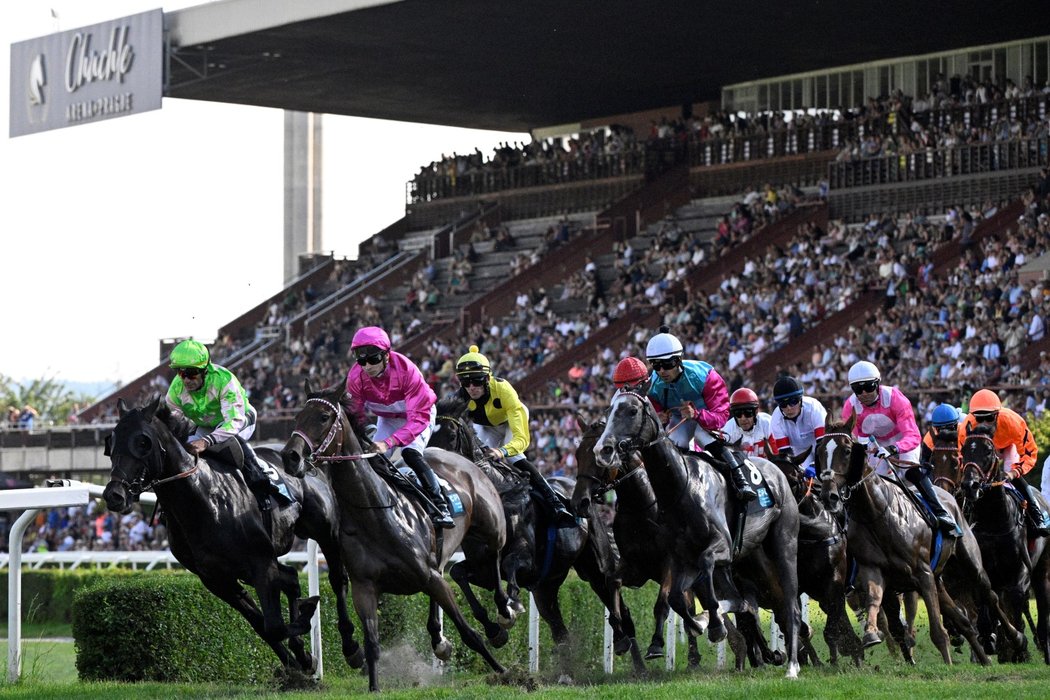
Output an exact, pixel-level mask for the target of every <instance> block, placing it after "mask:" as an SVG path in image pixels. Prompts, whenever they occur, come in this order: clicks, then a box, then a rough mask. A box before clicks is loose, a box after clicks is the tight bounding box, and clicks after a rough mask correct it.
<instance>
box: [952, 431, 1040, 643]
mask: <svg viewBox="0 0 1050 700" xmlns="http://www.w3.org/2000/svg"><path fill="white" fill-rule="evenodd" d="M994 435H995V425H994V424H991V425H989V424H978V425H977V426H976V427H974V428H972V429H969V430H968V431H967V436H966V439H965V441H964V442H963V445H962V451H961V458H960V459H958V460H951V459H948V458H946V457H947V456H950V452H949V451H947V450H945V451H944V452H943V454H944V455H945V456H946V457H942V458H940V459H938V460H937V462H936V463H935V464H934V469H935V474H936V475H938V476H939V477H940V476H941V475H940V474H938V472H943V474H944V476H943V479H942V483H949V484H955V485H956V487H957V488H956V491H955V494H956V497H957V498H960V499H961V503H962V510H963V514H964V515H965V516H966V519H967V520H968V521H969V522H970V523H971V526H972V528H973V534H974V535H975V536H976V537H977V544H978V545H980V548H981V556H982V558H983V559H984V565H985V570H986V571H987V572H988V577H989V579H990V580H991V582H992V588H994V589H995V591H996V593H997V594H998V595H999V599H1000V600H1001V601H1002V605H1003V609H1004V610H1005V611H1006V613H1007V615H1008V616H1009V617H1010V620H1011V621H1012V622H1013V624H1014V625H1015V626H1016V627H1017V628H1018V629H1023V628H1024V618H1025V617H1026V616H1027V617H1028V619H1029V620H1030V621H1031V617H1030V614H1029V611H1028V596H1029V591H1031V592H1032V593H1033V594H1034V596H1035V601H1036V623H1035V624H1033V630H1032V631H1033V633H1034V634H1035V637H1036V643H1037V645H1038V647H1039V650H1040V651H1041V652H1042V654H1043V660H1044V662H1046V663H1050V649H1048V646H1047V622H1048V616H1050V553H1048V552H1047V538H1045V537H1039V536H1033V535H1032V534H1031V533H1029V532H1027V531H1026V521H1027V518H1025V514H1024V501H1025V499H1026V498H1027V497H1028V495H1027V494H1019V493H1017V491H1016V490H1015V489H1014V487H1013V485H1012V484H1010V482H1009V481H1007V480H1005V479H1004V477H1003V472H1002V467H1003V462H1002V459H1000V457H999V453H998V451H997V450H996V449H995V445H994V443H993V442H992V438H993V437H994ZM955 439H956V446H958V438H957V436H956V438H955ZM934 444H935V446H936V444H937V443H936V441H935V443H934ZM934 454H935V456H936V455H937V454H938V453H936V452H935V453H934ZM956 464H958V467H955V465H956ZM953 467H955V468H954V469H953ZM1017 660H1018V661H1024V660H1026V659H1024V658H1019V659H1017Z"/></svg>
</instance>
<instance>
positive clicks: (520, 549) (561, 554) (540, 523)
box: [429, 395, 645, 670]
mask: <svg viewBox="0 0 1050 700" xmlns="http://www.w3.org/2000/svg"><path fill="white" fill-rule="evenodd" d="M466 409H467V403H466V401H465V400H463V399H462V398H461V397H459V396H456V395H451V396H447V397H444V398H442V399H440V400H439V401H438V403H437V425H436V427H435V429H434V432H433V433H432V434H431V437H430V443H429V446H431V447H440V448H443V449H446V450H448V451H450V452H455V453H457V454H460V455H463V456H464V457H466V458H468V459H470V460H472V461H473V462H474V463H475V464H477V465H478V466H479V467H480V468H481V469H482V470H483V471H484V472H485V473H486V474H487V475H488V476H489V478H490V479H492V482H493V483H494V484H495V485H496V489H497V490H498V491H499V492H500V495H501V497H502V498H503V505H504V509H505V515H506V520H507V543H506V545H505V546H504V548H503V552H502V557H501V564H500V568H501V572H502V574H503V578H504V580H506V582H507V594H508V595H509V596H510V598H511V601H512V604H515V603H516V604H517V605H518V606H520V605H521V604H520V602H518V601H519V596H520V590H521V588H525V589H527V590H529V591H531V592H532V596H533V600H535V601H536V606H537V610H538V611H539V613H540V617H542V618H543V619H544V620H545V621H546V622H547V625H548V627H550V630H551V638H552V639H553V641H554V643H555V644H565V643H566V642H567V641H568V639H569V630H568V628H567V627H566V626H565V620H564V617H563V616H562V613H561V607H560V606H559V604H558V590H559V588H561V585H562V583H564V582H565V578H566V576H567V575H568V573H569V571H570V569H572V568H575V569H576V571H577V573H578V574H579V576H580V578H582V579H583V580H584V581H586V582H587V583H588V584H589V585H590V586H591V589H592V590H593V591H594V592H595V593H596V594H597V595H598V597H599V598H600V599H601V600H602V603H603V604H605V607H606V609H607V610H609V611H610V625H611V626H612V628H613V630H614V639H615V643H616V649H617V651H618V652H619V653H626V652H627V651H630V652H631V658H632V661H633V663H634V666H635V669H636V670H642V669H644V668H645V664H644V662H643V661H642V658H641V653H640V652H639V651H638V648H637V645H636V644H635V643H634V622H633V621H632V620H631V618H630V613H629V612H628V613H627V616H626V618H624V619H621V618H619V617H618V616H617V614H616V612H615V611H616V610H617V609H618V607H619V589H618V586H615V585H614V584H612V582H611V581H610V579H609V577H608V572H609V571H610V570H612V569H614V568H615V561H614V560H615V555H614V554H613V551H612V546H611V543H610V542H609V536H608V533H606V532H604V531H603V529H602V528H603V527H604V526H603V525H601V522H600V518H598V517H590V518H584V519H581V522H580V525H579V527H574V528H555V527H554V526H553V524H551V523H550V522H549V520H550V518H549V514H548V510H549V507H548V506H547V505H545V504H544V503H543V500H542V498H540V497H539V496H538V495H537V494H534V493H532V492H531V490H530V489H529V485H528V479H527V477H524V476H523V475H519V474H517V473H516V472H515V471H514V468H513V466H511V467H510V468H507V467H506V466H504V465H497V464H492V463H491V462H490V461H489V460H488V459H487V458H486V457H485V456H484V454H483V452H482V450H481V441H480V440H479V439H478V437H477V435H476V434H475V433H474V430H473V428H471V427H470V426H469V425H468V423H467V419H466V417H465V413H466ZM552 487H553V488H554V489H555V490H558V488H559V486H558V484H556V483H553V484H552ZM586 510H587V509H584V510H582V511H578V512H586ZM450 574H451V575H452V578H453V580H455V581H456V583H458V584H459V586H460V588H461V589H462V590H463V594H464V597H465V598H466V599H467V602H468V603H469V604H470V607H471V610H472V611H473V612H474V616H475V617H476V618H477V619H478V620H479V621H480V622H481V623H482V625H483V626H484V627H485V629H486V631H487V630H488V629H489V628H490V626H491V625H493V624H494V623H492V622H491V621H489V619H488V616H487V614H486V612H485V609H484V607H482V606H481V604H480V602H478V600H477V597H476V596H475V595H474V592H473V589H472V588H471V586H470V584H472V583H473V584H477V585H479V586H482V587H483V588H487V589H489V590H491V589H492V587H493V585H494V583H495V582H494V581H493V580H492V576H491V575H489V574H490V572H488V571H486V570H478V568H477V567H475V566H473V565H472V562H470V561H468V560H464V561H462V562H457V563H456V564H455V565H453V567H452V569H451V571H450Z"/></svg>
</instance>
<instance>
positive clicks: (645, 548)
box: [572, 416, 762, 670]
mask: <svg viewBox="0 0 1050 700" xmlns="http://www.w3.org/2000/svg"><path fill="white" fill-rule="evenodd" d="M577 421H579V422H580V423H581V426H583V425H584V423H583V420H582V418H580V417H579V416H578V417H577ZM604 431H605V421H604V420H601V421H597V422H595V423H593V424H591V425H586V426H584V433H583V436H582V437H581V438H580V444H579V446H578V447H577V448H576V465H577V466H576V488H575V489H574V490H573V493H572V505H573V508H574V509H576V510H577V511H581V510H583V511H588V510H592V509H594V508H595V507H596V505H595V504H596V503H597V502H598V501H600V500H601V499H602V497H603V496H604V495H605V494H606V493H608V492H610V491H614V492H615V493H616V513H615V516H614V518H613V536H614V540H615V542H616V549H617V551H618V552H619V555H620V556H619V560H618V568H617V569H616V572H615V577H614V579H615V581H616V582H617V584H618V585H620V586H628V587H630V588H639V587H641V586H643V585H645V584H646V583H648V582H649V581H654V582H656V584H657V586H659V589H658V591H659V592H658V593H657V596H656V602H655V603H654V604H653V621H654V627H653V636H652V639H651V640H650V642H649V648H648V650H647V651H646V653H645V658H646V659H659V658H662V657H663V656H664V639H665V631H666V624H667V617H668V614H669V613H670V611H671V606H670V604H669V603H668V597H669V594H670V588H671V577H672V571H673V556H672V555H673V552H672V549H673V538H672V537H671V536H670V535H671V534H672V532H671V529H670V528H669V526H668V525H666V524H664V523H663V522H662V518H661V516H660V507H659V504H658V503H657V500H656V493H655V492H654V491H653V487H652V484H650V483H649V477H648V475H647V474H646V472H645V468H644V465H642V464H641V457H639V456H638V454H637V453H632V454H631V455H628V456H627V460H628V462H627V463H626V464H622V466H621V468H620V469H617V470H607V469H600V468H599V467H598V466H597V462H596V460H595V457H594V445H595V443H596V442H597V441H598V438H599V436H601V434H602V433H603V432H604ZM689 595H690V596H695V592H694V591H690V592H689ZM617 599H618V603H619V605H620V606H621V609H619V610H616V609H611V608H610V610H609V615H610V620H612V619H621V618H622V619H627V620H629V619H630V617H631V614H630V611H629V610H628V609H627V606H626V605H625V604H624V602H623V598H622V596H618V597H617ZM692 604H693V603H692V600H691V599H690V601H689V605H690V606H692ZM726 628H727V631H728V638H727V641H728V643H729V645H730V647H731V648H732V650H733V653H734V655H735V665H736V668H737V670H743V668H744V661H745V659H746V658H747V656H748V654H749V651H750V650H749V649H748V647H747V642H746V640H745V639H744V637H743V635H741V634H740V633H739V632H738V631H737V630H736V629H735V628H734V626H733V625H732V624H731V623H730V622H729V620H728V619H727V620H726ZM687 644H688V650H687V652H688V656H687V658H688V665H689V666H690V667H697V666H699V665H700V650H699V649H698V647H697V643H696V637H695V636H693V635H688V636H687ZM758 658H759V660H761V658H762V657H761V656H760V657H758ZM752 661H753V662H755V661H756V660H755V658H754V657H753V658H752Z"/></svg>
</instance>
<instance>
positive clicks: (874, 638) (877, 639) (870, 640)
mask: <svg viewBox="0 0 1050 700" xmlns="http://www.w3.org/2000/svg"><path fill="white" fill-rule="evenodd" d="M861 643H862V644H863V645H864V648H865V649H869V648H871V647H873V646H875V645H877V644H882V636H881V635H879V633H878V632H865V633H864V639H862V640H861Z"/></svg>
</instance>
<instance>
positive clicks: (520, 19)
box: [165, 0, 1048, 131]
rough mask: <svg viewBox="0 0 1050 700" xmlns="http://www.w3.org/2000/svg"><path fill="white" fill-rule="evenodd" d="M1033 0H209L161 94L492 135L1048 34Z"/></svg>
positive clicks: (179, 24) (184, 27)
mask: <svg viewBox="0 0 1050 700" xmlns="http://www.w3.org/2000/svg"><path fill="white" fill-rule="evenodd" d="M1032 8H1033V5H1032V4H1031V3H1021V2H1018V1H1017V0H1004V1H995V0H986V1H984V2H965V1H964V2H958V3H952V5H951V6H950V7H946V8H945V9H944V10H943V11H937V10H933V9H931V7H930V6H929V5H928V4H927V3H921V2H915V1H914V0H878V2H872V1H870V0H856V1H854V2H830V1H829V0H797V1H796V2H788V3H766V4H765V5H764V9H763V7H762V6H759V5H756V4H755V3H745V2H710V1H709V0H685V1H682V2H659V1H656V2H639V1H638V0H579V1H577V2H565V1H564V0H529V2H492V0H401V1H400V2H389V1H388V0H313V1H312V2H309V3H289V2H286V0H222V1H220V2H214V3H210V4H207V5H200V6H196V7H190V8H186V9H183V10H178V11H175V12H169V13H166V19H167V23H168V27H169V28H170V30H171V42H172V47H173V50H174V51H175V56H176V57H177V59H178V60H175V61H172V63H171V71H170V75H169V85H168V87H167V90H166V92H165V94H166V95H167V96H169V97H181V98H188V99H197V100H209V101H216V102H232V103H237V104H248V105H259V106H266V107H277V108H282V109H293V110H300V111H313V112H321V113H329V114H345V115H353V116H362V117H376V118H382V119H397V120H402V121H412V122H425V123H433V124H443V125H451V126H464V127H474V128H484V129H498V130H505V131H527V130H530V129H532V128H538V127H548V126H555V125H561V124H574V123H578V122H581V121H585V120H587V119H591V118H597V117H605V116H611V115H616V114H624V113H630V112H639V111H643V110H647V109H654V108H660V107H667V106H671V105H678V104H686V103H693V102H700V101H707V100H714V99H717V98H718V97H719V94H720V88H721V87H722V86H724V85H731V84H734V83H740V82H746V81H750V80H757V79H761V78H768V77H774V76H780V75H787V74H791V73H797V72H803V71H810V70H817V69H821V68H827V67H829V66H837V65H846V64H854V63H861V62H868V61H874V60H879V59H886V58H893V57H900V56H908V55H916V54H925V53H932V52H937V51H947V50H950V49H957V48H959V47H964V46H978V45H984V44H992V43H999V42H1005V41H1011V40H1015V39H1023V38H1027V37H1032V36H1039V35H1044V34H1047V33H1048V31H1047V26H1048V22H1047V20H1045V19H1044V20H1037V19H1036V16H1037V15H1039V14H1040V13H1038V12H1036V13H1035V15H1033V10H1032Z"/></svg>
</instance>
